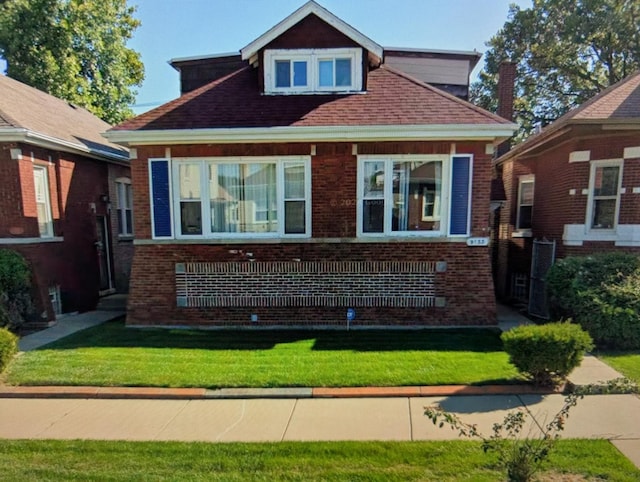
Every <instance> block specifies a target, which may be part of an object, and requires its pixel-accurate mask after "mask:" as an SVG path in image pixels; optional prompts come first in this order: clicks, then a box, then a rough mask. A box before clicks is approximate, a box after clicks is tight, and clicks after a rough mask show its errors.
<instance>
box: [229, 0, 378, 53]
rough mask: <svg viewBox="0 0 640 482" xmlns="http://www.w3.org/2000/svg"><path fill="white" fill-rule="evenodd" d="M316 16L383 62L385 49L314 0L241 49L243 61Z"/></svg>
mask: <svg viewBox="0 0 640 482" xmlns="http://www.w3.org/2000/svg"><path fill="white" fill-rule="evenodd" d="M311 14H314V15H316V16H318V17H320V18H321V19H322V20H324V21H325V22H326V23H328V24H329V25H331V26H332V27H334V28H335V29H337V30H339V31H340V32H342V33H343V34H344V35H346V36H347V37H349V38H350V39H351V40H353V41H354V42H356V43H357V44H359V45H361V46H362V47H364V48H365V49H367V50H368V51H369V53H370V54H373V55H374V56H375V57H377V58H378V59H379V60H382V56H383V48H382V47H381V46H380V45H378V44H377V43H375V42H374V41H373V40H371V39H370V38H369V37H367V36H365V35H363V34H361V33H360V32H358V31H357V30H356V29H355V28H353V27H352V26H351V25H349V24H348V23H346V22H344V21H343V20H341V19H339V18H338V17H336V16H335V15H334V14H332V13H331V12H329V11H328V10H327V9H325V8H323V7H321V6H320V5H318V4H317V3H316V2H314V1H313V0H311V1H309V2H307V3H305V4H304V5H303V6H302V7H300V8H299V9H298V10H296V11H295V12H293V13H292V14H291V15H289V16H288V17H287V18H285V19H284V20H282V21H281V22H280V23H278V24H277V25H275V26H274V27H272V28H271V29H269V30H268V31H267V32H265V33H264V34H262V35H261V36H260V37H258V38H257V39H255V40H254V41H253V42H251V43H250V44H249V45H247V46H246V47H244V48H242V49H240V53H241V54H242V60H248V59H251V58H252V57H253V56H254V55H256V54H257V53H258V51H259V50H260V49H262V48H263V47H264V46H265V45H267V44H268V43H270V42H271V41H273V40H274V39H276V38H278V37H279V36H280V35H282V34H283V33H284V32H286V31H287V30H289V29H290V28H291V27H293V26H294V25H295V24H297V23H298V22H300V21H301V20H303V19H304V18H305V17H307V16H308V15H311Z"/></svg>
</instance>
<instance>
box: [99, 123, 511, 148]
mask: <svg viewBox="0 0 640 482" xmlns="http://www.w3.org/2000/svg"><path fill="white" fill-rule="evenodd" d="M516 129H517V126H516V125H515V124H438V125H435V124H434V125H374V126H302V127H296V126H286V127H243V128H221V129H167V130H139V131H118V130H112V131H107V132H105V133H104V134H103V135H104V136H105V137H106V138H107V139H109V140H110V141H111V142H114V143H117V144H121V145H139V146H141V145H157V144H164V145H166V144H210V143H220V144H230V143H258V142H260V143H263V142H319V141H325V142H359V141H363V142H364V141H409V140H448V141H450V140H452V139H459V140H469V141H470V140H477V141H489V142H502V141H503V140H506V139H508V138H509V137H511V136H512V135H513V132H514V131H515V130H516Z"/></svg>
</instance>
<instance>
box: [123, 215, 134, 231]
mask: <svg viewBox="0 0 640 482" xmlns="http://www.w3.org/2000/svg"><path fill="white" fill-rule="evenodd" d="M124 215H125V220H126V229H127V231H126V234H132V233H133V216H132V212H131V209H126V210H125V212H124Z"/></svg>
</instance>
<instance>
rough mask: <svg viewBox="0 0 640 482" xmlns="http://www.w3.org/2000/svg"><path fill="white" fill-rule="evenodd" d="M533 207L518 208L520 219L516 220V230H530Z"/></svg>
mask: <svg viewBox="0 0 640 482" xmlns="http://www.w3.org/2000/svg"><path fill="white" fill-rule="evenodd" d="M532 214H533V206H531V205H529V206H520V217H519V218H518V229H531V215H532Z"/></svg>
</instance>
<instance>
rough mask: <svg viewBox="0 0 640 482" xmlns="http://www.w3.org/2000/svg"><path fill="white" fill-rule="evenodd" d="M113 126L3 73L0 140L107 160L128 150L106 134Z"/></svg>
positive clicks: (124, 155) (123, 156)
mask: <svg viewBox="0 0 640 482" xmlns="http://www.w3.org/2000/svg"><path fill="white" fill-rule="evenodd" d="M109 127H110V125H109V124H107V123H106V122H104V121H102V120H101V119H99V118H98V117H96V116H95V115H93V114H91V113H90V112H89V111H87V110H85V109H83V108H81V107H77V106H74V105H72V104H69V103H68V102H66V101H64V100H61V99H58V98H57V97H54V96H52V95H49V94H47V93H45V92H42V91H40V90H38V89H34V88H33V87H30V86H28V85H26V84H23V83H22V82H18V81H17V80H14V79H12V78H9V77H6V76H4V75H0V141H3V140H4V141H19V142H27V143H33V144H38V145H46V146H47V147H50V148H54V149H58V150H62V151H71V152H80V153H83V154H85V155H88V156H92V157H96V158H99V159H105V160H115V161H122V160H125V159H128V153H127V151H126V150H125V149H123V148H122V147H121V146H119V145H117V144H113V143H111V142H109V141H107V140H105V138H104V137H102V135H101V134H102V133H103V132H105V131H106V130H107V129H109Z"/></svg>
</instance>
